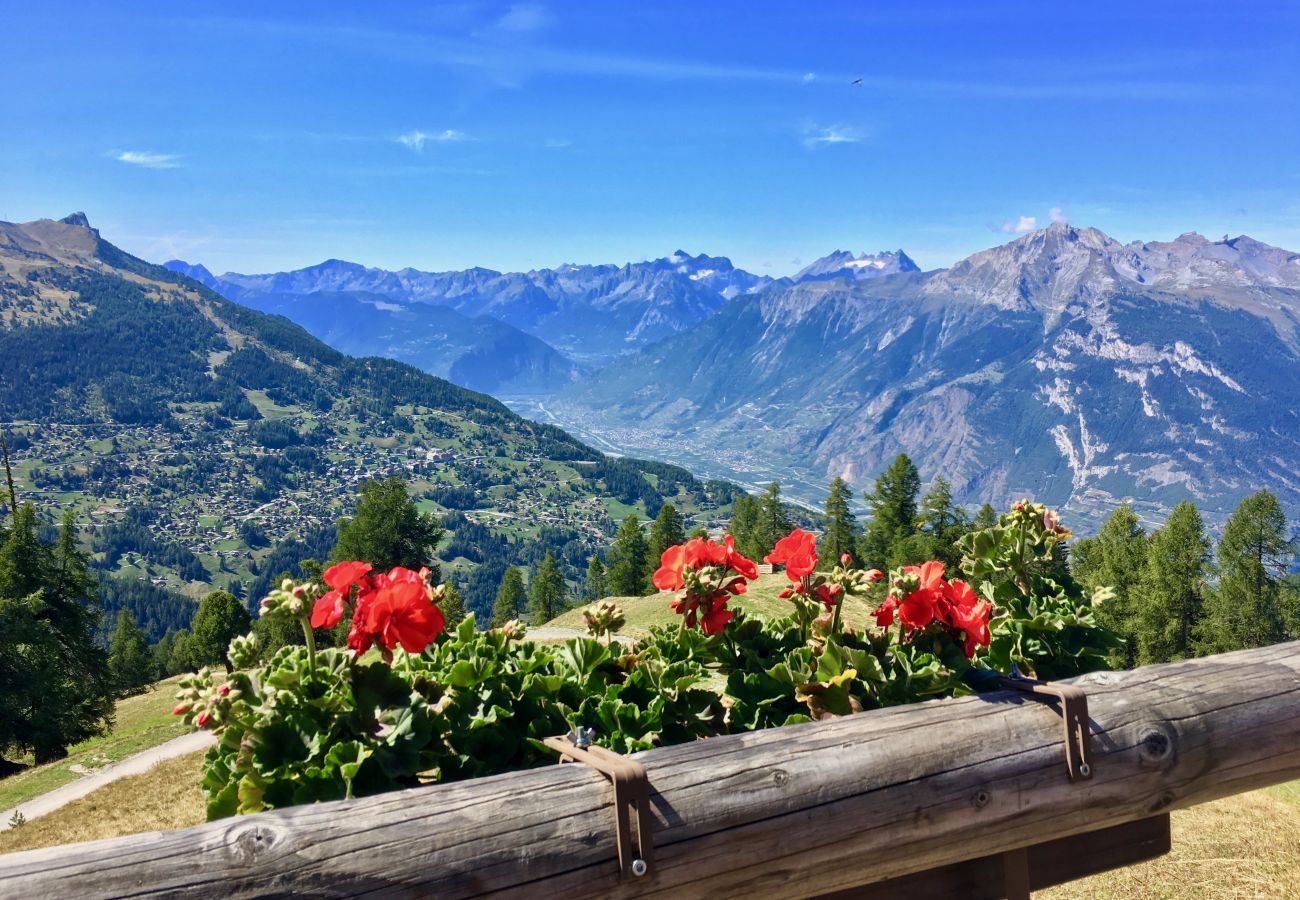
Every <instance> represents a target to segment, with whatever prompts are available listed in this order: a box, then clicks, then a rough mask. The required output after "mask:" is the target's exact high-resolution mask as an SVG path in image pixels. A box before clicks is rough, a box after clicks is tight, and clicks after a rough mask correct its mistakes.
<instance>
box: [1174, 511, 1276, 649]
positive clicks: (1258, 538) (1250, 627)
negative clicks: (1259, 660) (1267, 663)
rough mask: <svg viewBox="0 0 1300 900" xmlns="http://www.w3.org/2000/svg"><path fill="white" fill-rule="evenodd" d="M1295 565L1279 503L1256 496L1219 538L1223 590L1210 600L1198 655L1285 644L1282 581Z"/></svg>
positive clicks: (1226, 525) (1218, 591)
mask: <svg viewBox="0 0 1300 900" xmlns="http://www.w3.org/2000/svg"><path fill="white" fill-rule="evenodd" d="M1294 561H1295V548H1294V547H1293V546H1292V544H1291V542H1290V540H1288V539H1287V527H1286V514H1285V513H1284V512H1283V511H1282V505H1281V504H1280V503H1278V500H1277V497H1276V496H1274V495H1273V494H1272V493H1271V492H1269V491H1258V492H1256V493H1254V494H1251V495H1250V496H1249V497H1247V498H1245V499H1244V500H1242V501H1241V503H1240V505H1238V507H1237V509H1236V510H1235V511H1234V512H1233V514H1232V515H1231V516H1230V517H1229V518H1228V521H1227V523H1226V524H1225V525H1224V526H1223V537H1221V538H1219V552H1218V562H1219V566H1218V568H1219V586H1218V589H1217V590H1215V591H1213V592H1211V593H1210V595H1209V596H1208V597H1207V598H1206V601H1205V619H1204V620H1203V621H1202V623H1201V631H1200V639H1199V640H1198V642H1197V649H1198V650H1199V651H1200V652H1202V653H1223V652H1226V651H1229V650H1244V649H1247V648H1250V647H1264V646H1267V645H1269V644H1276V643H1279V642H1281V641H1284V640H1286V635H1287V618H1288V616H1287V612H1288V610H1287V606H1288V604H1287V602H1286V599H1285V598H1284V590H1285V587H1286V585H1285V583H1284V579H1285V578H1286V575H1287V572H1288V571H1289V570H1290V568H1291V563H1292V562H1294Z"/></svg>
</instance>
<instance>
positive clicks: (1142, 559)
mask: <svg viewBox="0 0 1300 900" xmlns="http://www.w3.org/2000/svg"><path fill="white" fill-rule="evenodd" d="M1146 558H1147V533H1146V531H1145V529H1143V528H1142V523H1141V522H1139V521H1138V517H1137V514H1135V513H1134V512H1133V508H1132V507H1131V506H1129V504H1128V503H1127V502H1124V503H1122V504H1120V505H1119V506H1118V507H1117V508H1116V509H1115V511H1114V512H1112V513H1111V514H1110V515H1109V516H1107V517H1106V521H1105V523H1103V524H1102V526H1101V529H1100V530H1099V531H1098V532H1097V536H1096V537H1091V538H1084V539H1083V540H1080V541H1077V542H1076V543H1075V544H1074V546H1073V547H1071V548H1070V571H1071V573H1072V574H1073V575H1074V577H1075V579H1076V580H1077V581H1078V582H1079V584H1080V585H1082V586H1083V588H1084V589H1085V591H1086V593H1088V594H1089V595H1091V594H1092V593H1093V592H1094V591H1096V590H1098V589H1099V588H1109V589H1110V591H1111V595H1110V597H1109V598H1108V599H1106V600H1103V601H1102V603H1101V605H1100V606H1099V607H1098V608H1097V618H1098V619H1099V620H1100V622H1101V624H1102V625H1105V626H1106V627H1107V628H1109V629H1111V630H1112V631H1114V632H1115V633H1116V634H1119V635H1120V636H1121V637H1123V638H1124V647H1122V648H1121V649H1120V650H1119V656H1120V659H1119V660H1118V662H1119V664H1120V666H1121V667H1122V668H1125V669H1128V668H1132V667H1133V666H1134V665H1136V663H1137V649H1138V648H1137V631H1138V628H1137V617H1136V609H1135V604H1136V603H1137V596H1136V589H1137V584H1138V579H1139V578H1140V577H1141V576H1142V571H1143V567H1144V566H1145V564H1146Z"/></svg>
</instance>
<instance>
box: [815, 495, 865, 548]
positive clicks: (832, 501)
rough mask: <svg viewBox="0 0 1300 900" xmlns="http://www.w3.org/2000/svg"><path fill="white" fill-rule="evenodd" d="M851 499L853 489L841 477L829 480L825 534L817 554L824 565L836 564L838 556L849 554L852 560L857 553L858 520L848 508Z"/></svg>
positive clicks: (825, 509)
mask: <svg viewBox="0 0 1300 900" xmlns="http://www.w3.org/2000/svg"><path fill="white" fill-rule="evenodd" d="M852 499H853V489H852V488H850V487H849V483H848V482H847V481H845V480H844V479H843V478H838V477H837V478H836V479H835V480H834V481H832V482H831V490H830V493H829V494H827V495H826V506H825V508H824V511H825V513H826V534H825V535H824V536H823V537H822V544H821V547H820V549H819V553H818V555H819V556H820V557H821V561H822V563H823V564H824V565H826V566H838V565H839V564H840V557H841V556H843V555H844V554H845V553H847V554H849V556H850V557H852V558H853V560H854V561H856V559H857V554H858V535H857V532H858V520H857V518H856V517H855V516H854V515H853V511H852V510H851V509H849V501H850V500H852Z"/></svg>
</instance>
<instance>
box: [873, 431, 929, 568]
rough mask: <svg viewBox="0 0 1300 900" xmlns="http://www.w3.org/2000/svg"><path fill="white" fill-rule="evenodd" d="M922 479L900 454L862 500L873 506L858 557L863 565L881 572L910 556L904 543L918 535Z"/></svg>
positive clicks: (910, 461)
mask: <svg viewBox="0 0 1300 900" xmlns="http://www.w3.org/2000/svg"><path fill="white" fill-rule="evenodd" d="M920 491H921V476H920V473H918V472H917V471H916V466H915V465H913V464H912V460H911V459H909V458H908V456H907V454H906V453H900V454H898V456H897V457H895V459H894V461H893V462H892V463H890V464H889V468H888V469H886V470H885V471H884V472H882V473H881V474H880V476H879V477H878V478H876V483H875V486H874V487H873V488H872V490H870V491H868V492H867V493H866V494H864V495H863V496H864V497H865V499H866V501H867V503H868V504H870V506H871V519H870V520H869V521H868V522H867V530H866V533H865V534H864V535H863V536H862V541H861V544H860V548H861V549H860V550H859V553H860V555H861V557H862V561H863V563H865V564H866V565H869V566H873V567H875V568H879V569H887V568H889V567H890V566H891V565H895V564H896V560H897V559H898V557H900V556H905V555H908V554H907V552H906V551H907V549H908V548H907V547H906V546H905V545H904V543H903V542H904V541H906V540H907V539H908V538H910V537H912V535H914V534H916V497H917V494H919V493H920Z"/></svg>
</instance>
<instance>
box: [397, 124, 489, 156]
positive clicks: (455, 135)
mask: <svg viewBox="0 0 1300 900" xmlns="http://www.w3.org/2000/svg"><path fill="white" fill-rule="evenodd" d="M394 140H395V141H397V143H399V144H401V145H402V146H404V147H409V148H410V149H412V150H415V151H416V152H419V151H421V150H423V149H424V145H425V143H426V142H428V141H437V142H438V143H451V142H454V141H468V140H473V139H472V138H471V137H470V136H469V135H467V134H466V133H465V132H463V131H457V130H456V129H454V128H448V129H446V130H445V131H440V132H438V133H437V134H427V133H426V132H423V131H408V132H407V133H406V134H402V135H398V136H397V137H396V138H394Z"/></svg>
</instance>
